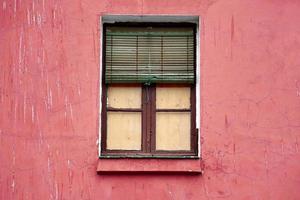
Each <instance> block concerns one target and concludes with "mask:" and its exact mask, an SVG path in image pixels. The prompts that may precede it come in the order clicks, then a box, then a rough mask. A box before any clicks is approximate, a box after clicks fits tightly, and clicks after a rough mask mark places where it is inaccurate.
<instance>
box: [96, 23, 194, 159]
mask: <svg viewBox="0 0 300 200" xmlns="http://www.w3.org/2000/svg"><path fill="white" fill-rule="evenodd" d="M195 35H196V26H195V24H193V23H113V24H104V26H103V66H104V67H103V72H102V74H103V75H102V112H101V119H102V120H101V123H102V124H101V127H102V128H101V133H102V134H101V156H106V157H174V156H176V157H189V156H190V157H192V156H196V155H197V150H198V148H197V145H198V144H197V141H198V139H197V130H196V89H195V87H196V85H195V80H196V67H195V66H196V53H195V52H196V37H195Z"/></svg>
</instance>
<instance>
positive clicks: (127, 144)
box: [106, 112, 142, 150]
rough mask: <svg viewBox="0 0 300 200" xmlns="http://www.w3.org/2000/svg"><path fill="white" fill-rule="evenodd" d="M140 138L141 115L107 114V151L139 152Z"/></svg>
mask: <svg viewBox="0 0 300 200" xmlns="http://www.w3.org/2000/svg"><path fill="white" fill-rule="evenodd" d="M141 138H142V115H141V113H139V112H107V143H106V146H107V149H111V150H117V149H119V150H141Z"/></svg>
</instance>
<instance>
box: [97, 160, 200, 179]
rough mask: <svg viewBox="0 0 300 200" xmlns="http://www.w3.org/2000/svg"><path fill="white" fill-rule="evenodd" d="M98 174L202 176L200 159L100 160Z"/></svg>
mask: <svg viewBox="0 0 300 200" xmlns="http://www.w3.org/2000/svg"><path fill="white" fill-rule="evenodd" d="M97 173H98V174H189V175H200V174H202V167H201V160H200V159H194V160H193V159H142V158H140V159H99V161H98V166H97Z"/></svg>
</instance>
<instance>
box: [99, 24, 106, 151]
mask: <svg viewBox="0 0 300 200" xmlns="http://www.w3.org/2000/svg"><path fill="white" fill-rule="evenodd" d="M102 41H103V46H102V48H103V51H102V52H103V54H104V55H103V60H102V69H101V70H102V80H101V86H100V87H102V94H101V95H102V96H101V102H102V104H101V106H102V108H101V109H102V111H101V130H100V131H101V154H102V153H103V152H104V151H106V138H107V137H106V135H107V133H106V130H107V128H106V126H107V123H106V121H107V120H106V118H107V117H106V115H107V111H106V101H107V98H106V96H107V93H106V91H107V89H106V84H105V80H106V67H107V66H106V25H105V24H104V25H103V38H102Z"/></svg>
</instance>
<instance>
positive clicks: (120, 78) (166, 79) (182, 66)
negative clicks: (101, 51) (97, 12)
mask: <svg viewBox="0 0 300 200" xmlns="http://www.w3.org/2000/svg"><path fill="white" fill-rule="evenodd" d="M105 44H106V46H105V49H106V50H105V67H106V68H105V82H106V83H146V84H150V83H194V81H195V70H194V68H195V58H194V56H195V37H194V29H193V27H167V28H164V27H117V26H111V27H107V28H106V38H105Z"/></svg>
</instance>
